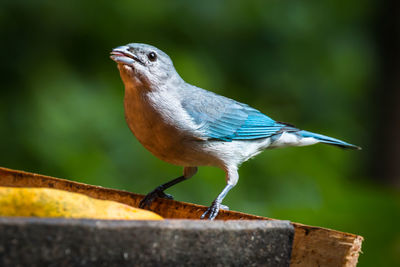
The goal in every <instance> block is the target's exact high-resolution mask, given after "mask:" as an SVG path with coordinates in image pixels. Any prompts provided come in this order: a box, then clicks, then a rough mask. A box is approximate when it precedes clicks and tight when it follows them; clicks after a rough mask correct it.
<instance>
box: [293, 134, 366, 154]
mask: <svg viewBox="0 0 400 267" xmlns="http://www.w3.org/2000/svg"><path fill="white" fill-rule="evenodd" d="M298 134H300V135H301V136H302V137H311V138H315V139H317V140H318V141H319V142H321V143H325V144H328V145H334V146H338V147H340V148H344V149H357V150H361V147H359V146H356V145H352V144H349V143H346V142H344V141H342V140H339V139H336V138H332V137H329V136H325V135H322V134H317V133H312V132H308V131H299V132H298Z"/></svg>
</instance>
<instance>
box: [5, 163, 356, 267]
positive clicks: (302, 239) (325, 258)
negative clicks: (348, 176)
mask: <svg viewBox="0 0 400 267" xmlns="http://www.w3.org/2000/svg"><path fill="white" fill-rule="evenodd" d="M0 186H13V187H47V188H55V189H61V190H66V191H70V192H77V193H82V194H85V195H87V196H90V197H93V198H97V199H106V200H113V201H117V202H120V203H124V204H127V205H130V206H133V207H138V204H139V202H140V200H141V199H142V198H143V195H140V194H135V193H130V192H127V191H122V190H115V189H109V188H104V187H101V186H93V185H87V184H83V183H77V182H72V181H69V180H64V179H59V178H54V177H49V176H44V175H39V174H33V173H28V172H23V171H16V170H11V169H6V168H1V167H0ZM206 209H207V207H205V206H200V205H196V204H191V203H185V202H180V201H175V200H169V199H156V200H155V201H154V202H153V204H152V206H151V210H153V211H154V212H156V213H158V214H160V215H161V216H163V217H164V218H168V219H198V218H200V216H201V214H202V213H203V212H204V211H205V210H206ZM217 219H218V220H273V219H271V218H266V217H261V216H255V215H250V214H246V213H241V212H235V211H224V210H222V211H221V212H220V214H219V215H218V217H217ZM292 224H293V226H294V227H295V236H294V242H293V249H292V259H291V266H293V267H303V266H304V267H313V266H332V267H334V266H335V267H336V266H346V267H351V266H356V265H357V261H358V256H359V253H360V250H361V243H362V241H363V237H361V236H359V235H354V234H350V233H344V232H339V231H336V230H331V229H326V228H321V227H314V226H308V225H304V224H300V223H292Z"/></svg>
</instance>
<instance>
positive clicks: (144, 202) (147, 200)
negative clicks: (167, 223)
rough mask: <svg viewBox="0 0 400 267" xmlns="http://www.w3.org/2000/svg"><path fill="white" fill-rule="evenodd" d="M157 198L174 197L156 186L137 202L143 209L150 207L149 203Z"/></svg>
mask: <svg viewBox="0 0 400 267" xmlns="http://www.w3.org/2000/svg"><path fill="white" fill-rule="evenodd" d="M157 197H159V198H166V199H174V197H173V196H172V195H170V194H166V193H164V190H163V189H162V188H161V187H157V188H156V189H154V190H153V191H151V192H150V193H148V194H147V195H146V196H145V197H144V198H143V199H142V200H141V201H140V203H139V208H141V209H145V208H148V207H150V205H151V203H152V202H153V201H154V199H156V198H157Z"/></svg>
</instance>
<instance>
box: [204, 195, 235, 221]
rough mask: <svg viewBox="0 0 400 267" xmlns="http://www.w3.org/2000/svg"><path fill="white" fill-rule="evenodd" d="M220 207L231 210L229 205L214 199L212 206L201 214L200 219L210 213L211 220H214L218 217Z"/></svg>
mask: <svg viewBox="0 0 400 267" xmlns="http://www.w3.org/2000/svg"><path fill="white" fill-rule="evenodd" d="M220 209H223V210H229V207H228V206H225V205H222V204H221V203H220V202H219V201H217V200H214V201H213V202H212V204H211V206H210V207H209V208H208V209H207V210H206V211H205V212H204V213H203V215H201V217H200V219H205V218H206V216H207V214H208V219H209V220H214V219H215V217H217V215H218V212H219V210H220Z"/></svg>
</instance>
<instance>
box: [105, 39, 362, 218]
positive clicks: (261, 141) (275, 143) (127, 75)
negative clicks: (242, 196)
mask: <svg viewBox="0 0 400 267" xmlns="http://www.w3.org/2000/svg"><path fill="white" fill-rule="evenodd" d="M110 58H111V59H112V60H113V61H115V62H116V63H117V67H118V69H119V73H120V77H121V79H122V81H123V84H124V87H125V94H124V108H125V119H126V122H127V124H128V126H129V128H130V130H131V131H132V133H133V134H134V135H135V136H136V138H137V140H138V141H139V142H140V143H141V144H142V145H143V146H144V147H145V148H146V149H147V150H149V151H150V152H151V153H152V154H153V155H154V156H156V157H157V158H159V159H161V160H163V161H165V162H168V163H170V164H173V165H177V166H181V167H183V175H181V176H179V177H178V178H175V179H173V180H171V181H169V182H167V183H164V184H162V185H160V186H158V187H156V188H155V189H154V190H152V191H151V192H150V193H148V194H147V195H146V196H145V197H144V198H143V199H142V200H141V201H140V204H139V207H140V208H150V206H151V203H152V202H153V200H154V199H156V198H167V199H172V198H173V197H172V196H171V195H169V194H166V193H165V192H164V191H165V190H166V189H168V188H169V187H171V186H173V185H176V184H177V183H180V182H182V181H185V180H187V179H189V178H191V177H193V176H194V175H195V174H196V173H197V170H198V167H199V166H214V167H217V168H220V169H222V170H223V171H224V172H225V179H226V185H225V187H224V188H223V190H222V191H221V193H220V194H219V195H218V196H217V197H216V198H215V199H214V200H213V201H212V202H211V205H210V206H209V207H208V208H207V210H206V211H205V212H204V213H203V214H202V215H201V217H200V218H201V219H209V220H214V219H215V218H216V217H217V215H218V213H219V211H220V209H228V207H227V206H225V205H223V204H222V201H223V199H224V198H225V196H226V195H227V193H228V192H229V191H230V190H231V189H232V188H233V187H234V186H235V185H236V184H237V182H238V179H239V174H238V168H239V166H240V165H241V164H242V163H243V162H245V161H247V160H249V159H250V158H252V157H254V156H256V155H257V154H259V153H261V152H262V151H264V150H266V149H272V148H279V147H288V146H307V145H312V144H316V143H323V144H328V145H333V146H337V147H340V148H345V149H358V150H359V149H361V148H360V147H358V146H356V145H352V144H350V143H347V142H344V141H341V140H339V139H335V138H332V137H328V136H325V135H322V134H317V133H313V132H309V131H305V130H301V129H298V128H296V127H295V126H293V125H292V124H289V123H284V122H280V121H275V120H273V119H272V118H270V117H268V116H267V115H265V114H263V113H262V112H260V111H259V110H257V109H254V108H252V107H250V106H249V105H247V104H244V103H240V102H238V101H235V100H233V99H230V98H227V97H225V96H221V95H218V94H216V93H213V92H211V91H207V90H205V89H202V88H199V87H197V86H194V85H191V84H189V83H187V82H185V81H184V80H183V79H182V78H181V76H180V75H179V74H178V72H177V71H176V70H175V67H174V65H173V62H172V60H171V58H170V57H169V56H168V55H167V54H166V53H164V52H163V51H161V50H160V49H158V48H156V47H154V46H152V45H148V44H144V43H129V44H127V45H122V46H119V47H116V48H114V49H112V51H111V53H110Z"/></svg>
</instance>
